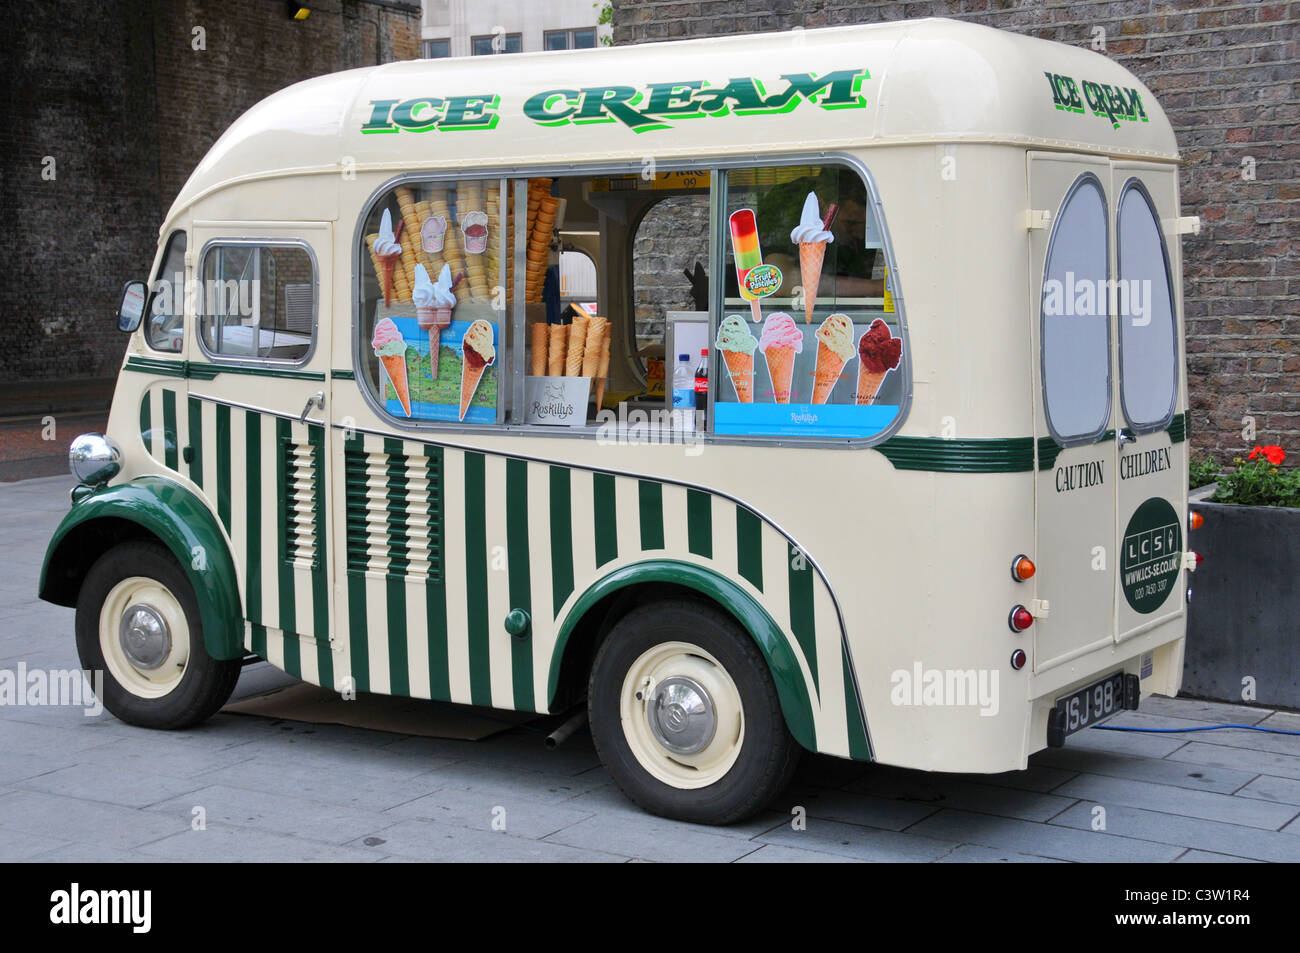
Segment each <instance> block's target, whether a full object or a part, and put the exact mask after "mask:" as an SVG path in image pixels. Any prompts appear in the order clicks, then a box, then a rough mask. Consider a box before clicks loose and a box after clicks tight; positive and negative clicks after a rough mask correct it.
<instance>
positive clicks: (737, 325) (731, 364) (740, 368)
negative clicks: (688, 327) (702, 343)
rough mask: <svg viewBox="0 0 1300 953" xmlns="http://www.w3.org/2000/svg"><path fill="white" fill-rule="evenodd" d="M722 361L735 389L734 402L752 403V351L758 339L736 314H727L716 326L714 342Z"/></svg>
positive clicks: (756, 345)
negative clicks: (715, 339) (716, 335)
mask: <svg viewBox="0 0 1300 953" xmlns="http://www.w3.org/2000/svg"><path fill="white" fill-rule="evenodd" d="M716 346H717V348H718V350H719V351H720V352H721V353H722V359H723V361H724V362H725V363H726V365H727V374H728V376H729V377H730V378H731V383H732V386H733V387H735V389H736V400H738V401H739V402H740V403H742V404H752V403H753V402H754V350H755V348H757V347H758V339H757V338H755V337H754V335H752V334H751V333H750V332H749V328H747V327H745V319H744V318H742V317H740V315H737V314H729V315H727V317H726V318H724V319H723V321H722V324H720V325H719V326H718V338H717V342H716Z"/></svg>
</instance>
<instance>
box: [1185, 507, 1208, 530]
mask: <svg viewBox="0 0 1300 953" xmlns="http://www.w3.org/2000/svg"><path fill="white" fill-rule="evenodd" d="M1187 525H1188V526H1190V527H1191V528H1192V529H1200V528H1201V527H1202V526H1204V525H1205V517H1204V516H1202V515H1201V514H1200V513H1197V512H1194V511H1193V512H1191V513H1189V514H1187Z"/></svg>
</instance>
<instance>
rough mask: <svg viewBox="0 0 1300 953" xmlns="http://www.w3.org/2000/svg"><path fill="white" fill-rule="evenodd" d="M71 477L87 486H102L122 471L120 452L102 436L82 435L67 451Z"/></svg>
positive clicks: (94, 434) (111, 442) (115, 445)
mask: <svg viewBox="0 0 1300 953" xmlns="http://www.w3.org/2000/svg"><path fill="white" fill-rule="evenodd" d="M68 467H69V468H70V469H71V470H72V475H73V476H74V477H76V478H77V479H78V480H80V481H81V482H82V483H85V484H87V485H89V486H102V485H103V484H105V483H107V482H108V481H109V480H111V479H113V477H115V476H117V474H118V473H119V472H120V471H121V469H122V451H120V450H118V449H117V444H115V443H113V441H111V440H109V439H108V438H107V437H105V436H104V435H103V434H98V433H83V434H82V435H81V436H80V437H78V438H77V439H76V440H74V441H72V447H71V448H70V449H69V450H68Z"/></svg>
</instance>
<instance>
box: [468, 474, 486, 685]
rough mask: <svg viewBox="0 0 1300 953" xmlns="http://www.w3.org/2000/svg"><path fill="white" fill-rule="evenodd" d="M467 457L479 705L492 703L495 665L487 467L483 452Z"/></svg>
mask: <svg viewBox="0 0 1300 953" xmlns="http://www.w3.org/2000/svg"><path fill="white" fill-rule="evenodd" d="M464 460H465V479H464V485H465V609H466V617H467V618H466V620H465V621H466V630H467V633H468V636H469V694H470V701H471V703H472V704H475V705H491V704H492V677H491V675H492V669H491V658H490V656H489V654H488V642H489V633H488V615H487V611H488V605H487V603H488V595H487V574H488V565H487V537H486V533H485V531H484V530H485V527H486V526H487V506H486V500H485V495H486V492H487V491H486V489H485V479H486V476H485V474H486V468H485V459H484V456H483V454H481V453H471V452H469V451H466V452H465V453H464Z"/></svg>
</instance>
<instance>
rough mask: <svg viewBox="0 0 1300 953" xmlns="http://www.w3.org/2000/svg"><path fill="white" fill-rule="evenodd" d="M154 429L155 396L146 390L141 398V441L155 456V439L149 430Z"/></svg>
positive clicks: (149, 452) (147, 450) (151, 454)
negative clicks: (153, 439) (152, 438)
mask: <svg viewBox="0 0 1300 953" xmlns="http://www.w3.org/2000/svg"><path fill="white" fill-rule="evenodd" d="M152 429H153V396H152V395H151V394H150V393H149V391H147V390H146V391H145V392H144V396H143V397H142V398H140V442H141V443H143V444H144V449H145V452H147V453H148V454H149V455H150V456H153V441H152V440H150V435H149V431H150V430H152Z"/></svg>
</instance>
